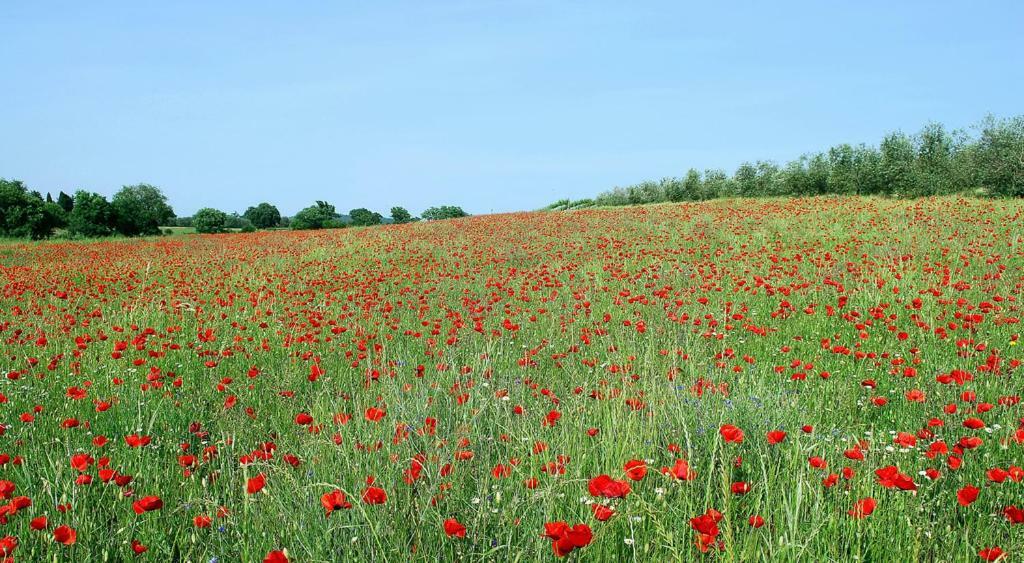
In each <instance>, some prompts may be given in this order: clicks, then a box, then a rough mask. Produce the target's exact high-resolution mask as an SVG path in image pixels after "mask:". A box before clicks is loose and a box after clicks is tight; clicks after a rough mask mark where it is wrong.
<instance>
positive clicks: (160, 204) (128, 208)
mask: <svg viewBox="0 0 1024 563" xmlns="http://www.w3.org/2000/svg"><path fill="white" fill-rule="evenodd" d="M110 203H111V204H112V205H113V206H114V212H115V213H116V214H117V230H118V232H120V233H121V234H123V235H125V236H137V235H158V234H160V225H167V224H169V222H170V221H171V219H174V210H173V209H171V206H170V205H168V204H167V197H166V196H165V195H164V194H163V192H161V191H160V188H157V187H156V186H151V185H149V184H137V185H134V186H125V187H123V188H121V191H119V192H117V193H116V194H114V197H113V199H112V200H111V202H110Z"/></svg>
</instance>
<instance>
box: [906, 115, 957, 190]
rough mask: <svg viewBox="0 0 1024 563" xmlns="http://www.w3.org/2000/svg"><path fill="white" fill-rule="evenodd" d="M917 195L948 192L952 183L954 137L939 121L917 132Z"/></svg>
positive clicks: (952, 188) (951, 188) (953, 188)
mask: <svg viewBox="0 0 1024 563" xmlns="http://www.w3.org/2000/svg"><path fill="white" fill-rule="evenodd" d="M914 164H915V171H914V172H915V175H916V177H917V182H918V187H917V190H916V191H915V195H930V194H948V193H951V192H953V191H954V190H955V189H956V187H955V186H953V185H952V177H951V174H950V172H951V169H952V166H953V138H952V137H951V136H950V135H949V133H947V132H946V129H945V128H944V127H943V126H942V125H941V124H939V123H929V124H927V125H925V126H924V128H923V129H921V132H920V133H918V134H917V159H916V160H915V162H914Z"/></svg>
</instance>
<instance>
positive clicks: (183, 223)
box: [174, 217, 192, 227]
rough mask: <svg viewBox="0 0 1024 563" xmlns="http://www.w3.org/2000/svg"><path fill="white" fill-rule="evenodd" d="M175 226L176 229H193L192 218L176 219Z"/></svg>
mask: <svg viewBox="0 0 1024 563" xmlns="http://www.w3.org/2000/svg"><path fill="white" fill-rule="evenodd" d="M174 226H176V227H191V226H192V217H176V218H175V219H174Z"/></svg>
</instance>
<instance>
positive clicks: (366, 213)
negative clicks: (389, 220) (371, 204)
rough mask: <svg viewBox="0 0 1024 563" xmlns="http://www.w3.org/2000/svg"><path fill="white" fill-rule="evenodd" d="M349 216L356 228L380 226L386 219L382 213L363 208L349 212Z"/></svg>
mask: <svg viewBox="0 0 1024 563" xmlns="http://www.w3.org/2000/svg"><path fill="white" fill-rule="evenodd" d="M348 216H349V220H350V221H351V223H352V226H354V227H369V226H371V225H380V224H381V223H383V222H384V217H383V216H381V214H380V213H377V212H376V211H370V210H369V209H366V208H363V207H359V208H357V209H353V210H352V211H349V212H348Z"/></svg>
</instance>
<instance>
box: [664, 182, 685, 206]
mask: <svg viewBox="0 0 1024 563" xmlns="http://www.w3.org/2000/svg"><path fill="white" fill-rule="evenodd" d="M661 188H662V191H663V192H664V194H665V199H666V200H667V201H684V200H686V199H688V198H687V193H686V186H685V183H684V182H683V181H682V180H680V179H679V178H662V180H661Z"/></svg>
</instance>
